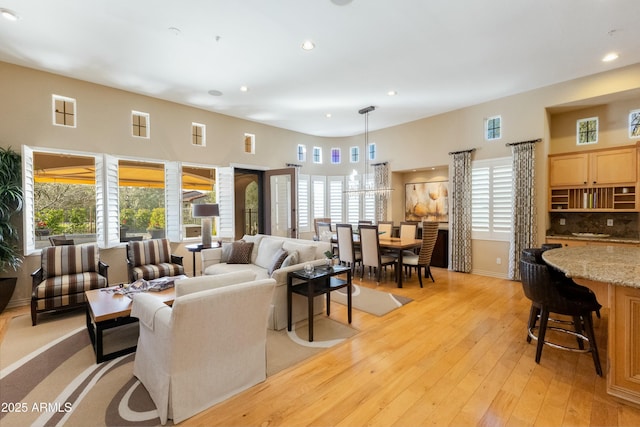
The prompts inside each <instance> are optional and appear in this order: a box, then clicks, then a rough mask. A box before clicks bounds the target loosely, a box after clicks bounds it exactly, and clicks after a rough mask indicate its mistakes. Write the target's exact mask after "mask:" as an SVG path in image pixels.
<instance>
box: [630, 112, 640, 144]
mask: <svg viewBox="0 0 640 427" xmlns="http://www.w3.org/2000/svg"><path fill="white" fill-rule="evenodd" d="M629 138H640V110H633V111H631V112H630V113H629Z"/></svg>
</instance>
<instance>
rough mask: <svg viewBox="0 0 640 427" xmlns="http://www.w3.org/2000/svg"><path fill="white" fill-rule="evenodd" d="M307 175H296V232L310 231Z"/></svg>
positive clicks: (308, 180)
mask: <svg viewBox="0 0 640 427" xmlns="http://www.w3.org/2000/svg"><path fill="white" fill-rule="evenodd" d="M309 182H310V179H309V175H303V174H299V175H298V230H299V231H301V232H306V231H311V218H310V211H309V201H310V200H309Z"/></svg>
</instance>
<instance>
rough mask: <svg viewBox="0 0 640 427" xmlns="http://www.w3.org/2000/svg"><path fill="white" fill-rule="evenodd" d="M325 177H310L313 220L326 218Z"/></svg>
mask: <svg viewBox="0 0 640 427" xmlns="http://www.w3.org/2000/svg"><path fill="white" fill-rule="evenodd" d="M325 193H326V191H325V177H324V176H313V177H311V197H312V206H313V217H314V218H324V217H326V216H327V215H326V212H325V206H326V203H325V200H326V197H325Z"/></svg>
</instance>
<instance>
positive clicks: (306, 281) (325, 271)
mask: <svg viewBox="0 0 640 427" xmlns="http://www.w3.org/2000/svg"><path fill="white" fill-rule="evenodd" d="M341 274H346V275H347V279H346V280H344V279H341V278H339V277H336V276H338V275H341ZM294 279H297V281H298V283H296V284H295V285H294V284H293V280H294ZM344 287H346V288H347V313H348V314H347V316H348V320H349V324H350V323H351V292H352V286H351V268H349V267H345V266H342V265H336V266H333V267H330V266H328V267H316V268H315V269H314V270H313V271H312V272H310V273H307V272H306V271H305V270H296V271H291V272H289V273H288V274H287V330H289V331H291V323H292V319H291V317H292V316H291V308H292V301H293V294H294V293H296V294H298V295H302V296H306V297H307V301H308V307H309V314H308V316H309V317H308V319H309V322H308V323H309V342H311V341H313V299H314V298H315V297H317V296H318V295H322V294H326V296H327V316H328V315H330V314H331V297H330V293H331V291H335V290H336V289H341V288H344Z"/></svg>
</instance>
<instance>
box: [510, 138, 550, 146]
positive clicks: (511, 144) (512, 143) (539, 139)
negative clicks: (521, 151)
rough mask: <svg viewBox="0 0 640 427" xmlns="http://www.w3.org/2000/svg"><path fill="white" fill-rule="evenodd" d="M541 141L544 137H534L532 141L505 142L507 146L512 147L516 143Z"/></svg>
mask: <svg viewBox="0 0 640 427" xmlns="http://www.w3.org/2000/svg"><path fill="white" fill-rule="evenodd" d="M540 141H542V138H538V139H532V140H530V141H520V142H510V143H508V144H505V147H512V146H514V145H520V144H528V143H530V142H540Z"/></svg>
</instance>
